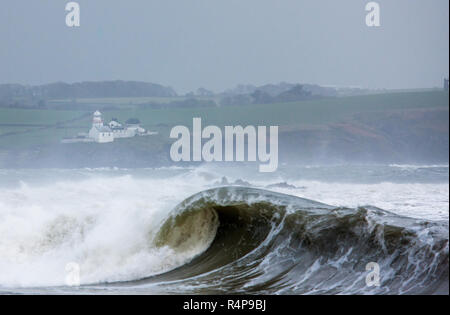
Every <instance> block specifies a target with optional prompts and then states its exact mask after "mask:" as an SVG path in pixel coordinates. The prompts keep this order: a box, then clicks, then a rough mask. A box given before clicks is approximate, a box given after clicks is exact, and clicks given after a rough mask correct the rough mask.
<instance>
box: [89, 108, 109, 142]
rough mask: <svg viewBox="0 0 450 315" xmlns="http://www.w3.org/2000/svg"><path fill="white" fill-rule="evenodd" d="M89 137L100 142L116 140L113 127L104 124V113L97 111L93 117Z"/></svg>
mask: <svg viewBox="0 0 450 315" xmlns="http://www.w3.org/2000/svg"><path fill="white" fill-rule="evenodd" d="M89 138H92V139H94V141H95V142H98V143H107V142H113V141H114V134H113V131H112V130H111V128H109V127H108V126H104V125H103V119H102V113H100V112H99V111H96V112H95V113H94V116H93V118H92V128H91V130H90V131H89Z"/></svg>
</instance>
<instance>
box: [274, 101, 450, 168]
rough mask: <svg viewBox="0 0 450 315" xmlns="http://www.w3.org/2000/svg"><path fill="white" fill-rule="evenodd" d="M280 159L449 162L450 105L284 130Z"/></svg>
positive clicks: (359, 161) (358, 115) (378, 114)
mask: <svg viewBox="0 0 450 315" xmlns="http://www.w3.org/2000/svg"><path fill="white" fill-rule="evenodd" d="M280 152H283V154H281V153H280V160H283V159H284V160H285V161H287V162H294V161H297V162H301V163H447V164H448V161H449V111H448V108H447V109H442V108H440V109H415V110H407V111H383V112H373V113H370V114H369V113H365V114H357V115H354V116H352V117H351V119H349V120H348V121H344V122H342V123H336V124H330V125H325V126H313V127H309V128H308V127H307V128H304V129H301V130H294V131H285V132H282V134H281V135H280Z"/></svg>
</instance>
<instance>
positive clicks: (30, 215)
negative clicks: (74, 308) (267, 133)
mask: <svg viewBox="0 0 450 315" xmlns="http://www.w3.org/2000/svg"><path fill="white" fill-rule="evenodd" d="M448 293H449V166H448V165H327V166H323V165H298V166H293V165H287V164H283V165H280V167H279V169H278V170H277V171H276V172H274V173H259V172H258V170H257V167H256V166H255V165H252V164H249V165H247V164H245V165H234V164H233V165H227V164H203V165H198V166H187V167H164V168H145V169H122V168H96V169H89V168H84V169H0V294H448Z"/></svg>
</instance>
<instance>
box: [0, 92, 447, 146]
mask: <svg viewBox="0 0 450 315" xmlns="http://www.w3.org/2000/svg"><path fill="white" fill-rule="evenodd" d="M171 99H172V98H167V99H166V100H171ZM61 101H64V100H60V102H61ZM94 102H101V103H102V104H110V105H114V104H116V105H117V104H125V103H126V102H133V103H135V104H139V103H145V102H148V98H131V99H126V100H124V99H123V98H119V99H90V100H88V99H85V100H83V103H85V104H90V105H92V104H93V103H94ZM83 103H82V102H80V103H79V107H80V110H49V109H42V110H36V109H33V110H29V109H11V108H7V109H1V108H0V149H9V148H20V147H28V146H31V145H42V144H51V143H58V142H59V141H60V140H61V138H63V137H65V136H75V135H76V134H77V133H78V132H82V131H84V132H87V131H88V130H89V128H90V125H91V110H89V111H88V110H86V109H85V110H83ZM448 106H449V94H448V92H443V91H427V92H404V93H392V94H376V95H365V96H352V97H340V98H329V99H318V100H311V101H303V102H294V103H280V104H262V105H245V106H229V107H208V108H174V109H139V108H136V107H123V108H121V109H114V110H105V111H104V112H103V115H104V120H105V121H108V120H110V119H111V118H113V117H115V118H118V119H119V120H120V121H123V122H124V121H126V120H127V119H128V118H132V117H135V118H138V119H139V120H140V121H141V122H142V126H143V127H145V128H147V129H150V130H157V131H160V133H161V135H162V136H163V137H168V132H169V129H170V128H172V127H173V126H175V125H178V124H181V125H186V126H190V125H191V124H192V118H193V117H201V118H202V123H203V125H206V124H214V125H218V126H224V125H238V124H240V125H279V126H285V127H289V128H298V127H301V126H305V125H322V124H329V123H335V122H341V121H345V120H347V119H349V118H351V117H352V116H354V115H355V114H358V113H376V112H384V111H404V110H411V109H421V108H423V109H430V108H448ZM83 115H84V117H83ZM15 131H17V132H18V133H16V134H11V135H8V133H10V132H15ZM150 138H151V137H150Z"/></svg>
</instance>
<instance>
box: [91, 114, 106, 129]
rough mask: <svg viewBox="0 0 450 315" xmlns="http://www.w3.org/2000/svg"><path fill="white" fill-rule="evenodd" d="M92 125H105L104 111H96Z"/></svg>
mask: <svg viewBox="0 0 450 315" xmlns="http://www.w3.org/2000/svg"><path fill="white" fill-rule="evenodd" d="M92 127H103V119H102V113H100V112H99V111H96V112H95V113H94V117H93V118H92Z"/></svg>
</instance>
